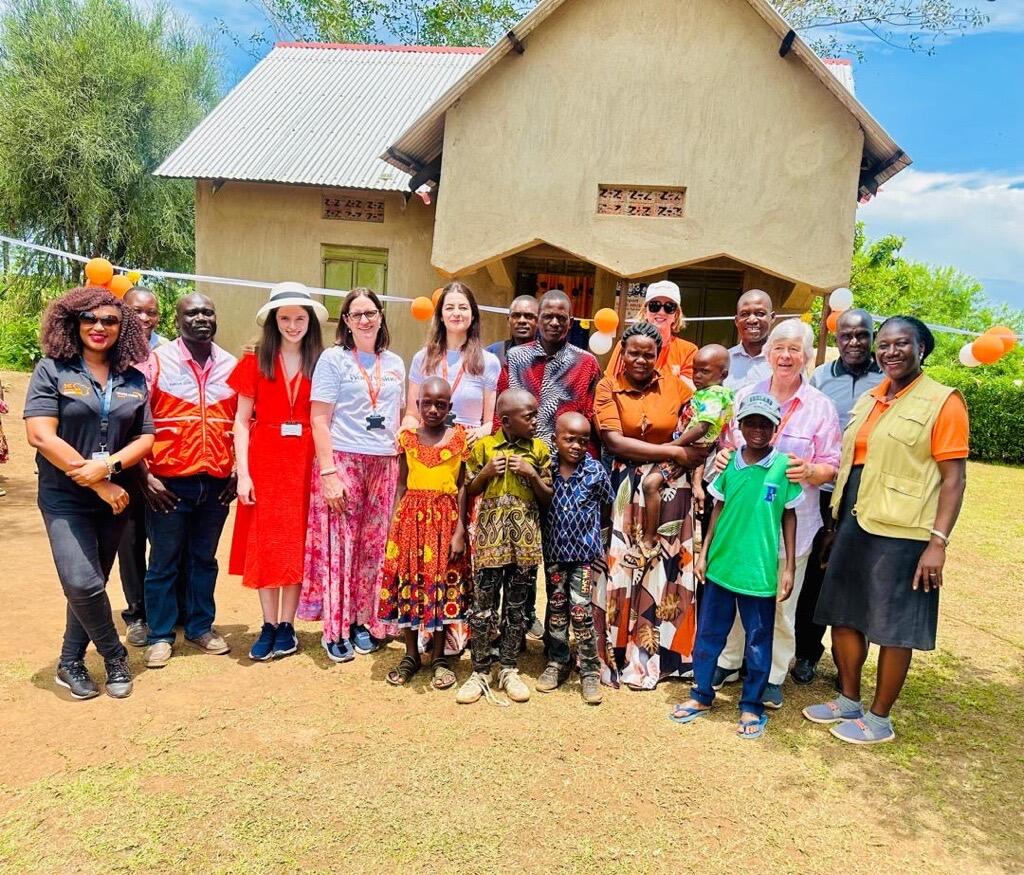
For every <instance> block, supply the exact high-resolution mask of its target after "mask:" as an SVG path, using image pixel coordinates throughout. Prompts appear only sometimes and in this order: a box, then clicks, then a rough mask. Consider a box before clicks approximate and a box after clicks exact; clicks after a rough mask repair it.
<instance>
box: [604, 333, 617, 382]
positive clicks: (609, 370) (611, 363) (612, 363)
mask: <svg viewBox="0 0 1024 875" xmlns="http://www.w3.org/2000/svg"><path fill="white" fill-rule="evenodd" d="M618 367H619V344H618V342H617V341H616V342H615V343H614V344H613V345H612V354H611V356H610V357H609V359H608V366H607V367H606V368H605V369H604V375H605V376H606V377H607V378H608V379H609V380H614V379H615V377H616V376H617V374H616V370H617V369H618Z"/></svg>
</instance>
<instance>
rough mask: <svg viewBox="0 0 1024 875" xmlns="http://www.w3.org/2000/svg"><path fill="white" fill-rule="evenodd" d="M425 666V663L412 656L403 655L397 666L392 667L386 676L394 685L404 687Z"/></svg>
mask: <svg viewBox="0 0 1024 875" xmlns="http://www.w3.org/2000/svg"><path fill="white" fill-rule="evenodd" d="M421 668H423V663H421V662H420V661H419V660H418V659H413V658H412V657H411V656H403V657H402V661H401V662H400V663H398V666H397V667H396V668H393V669H391V671H389V672H388V673H387V676H386V677H385V678H384V680H386V681H387V682H388V683H389V684H391V686H393V687H404V686H405V685H406V684H407V683H409V681H411V680H412V678H413V676H414V675H415V674H416V672H418V671H419V670H420V669H421Z"/></svg>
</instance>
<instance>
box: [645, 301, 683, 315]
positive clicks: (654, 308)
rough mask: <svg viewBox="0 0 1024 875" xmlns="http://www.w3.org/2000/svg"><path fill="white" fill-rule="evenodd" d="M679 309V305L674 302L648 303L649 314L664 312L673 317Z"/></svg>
mask: <svg viewBox="0 0 1024 875" xmlns="http://www.w3.org/2000/svg"><path fill="white" fill-rule="evenodd" d="M678 309H679V305H678V304H676V303H675V302H674V301H648V302H647V312H648V313H660V312H661V311H662V310H664V311H665V312H666V313H668V314H669V315H672V314H673V313H675V312H676V310H678Z"/></svg>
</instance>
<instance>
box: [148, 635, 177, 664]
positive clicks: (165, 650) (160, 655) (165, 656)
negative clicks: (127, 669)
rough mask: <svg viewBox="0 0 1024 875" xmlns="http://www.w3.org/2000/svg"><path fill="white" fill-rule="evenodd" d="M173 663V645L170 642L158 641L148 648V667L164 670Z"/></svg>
mask: <svg viewBox="0 0 1024 875" xmlns="http://www.w3.org/2000/svg"><path fill="white" fill-rule="evenodd" d="M170 661H171V645H170V642H169V641H157V642H156V644H150V645H149V647H147V648H146V667H147V668H163V667H164V666H165V665H167V663H168V662H170Z"/></svg>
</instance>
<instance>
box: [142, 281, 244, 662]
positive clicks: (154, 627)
mask: <svg viewBox="0 0 1024 875" xmlns="http://www.w3.org/2000/svg"><path fill="white" fill-rule="evenodd" d="M176 322H177V326H178V333H179V337H178V339H177V340H175V341H173V342H171V343H165V344H164V345H163V346H160V347H157V348H156V349H154V350H153V352H152V353H151V354H150V357H149V359H148V361H147V362H146V365H145V372H146V382H147V383H148V385H149V398H150V406H151V408H152V411H153V420H154V425H155V427H156V442H155V443H154V444H153V454H152V456H151V457H150V459H149V461H148V463H147V473H146V476H145V481H144V484H143V491H144V493H145V496H146V502H147V504H148V505H149V514H148V516H147V525H148V528H149V540H150V544H151V547H150V554H149V567H148V569H147V570H146V583H145V591H146V614H147V618H148V620H149V637H148V639H147V641H148V644H149V646H148V648H147V649H146V664H147V665H148V666H149V667H150V668H160V667H162V666H164V665H166V664H167V662H168V660H170V658H171V646H172V645H173V643H174V623H175V620H176V619H177V615H178V604H177V599H176V597H175V593H174V583H175V579H176V578H177V576H178V569H179V565H180V560H181V553H182V551H183V550H187V551H188V557H187V568H188V581H187V590H188V591H187V597H186V607H185V622H184V626H185V639H186V640H187V641H189V642H190V643H191V644H193V645H194V646H196V647H198V648H199V649H200V650H203V651H205V652H207V653H214V654H223V653H227V652H228V649H229V648H228V645H227V643H226V642H225V641H224V639H223V638H221V636H220V635H218V634H217V632H216V631H215V630H214V628H213V620H214V616H215V613H216V605H215V603H214V598H213V592H214V587H215V586H216V583H217V570H218V568H217V544H218V542H219V541H220V535H221V531H222V530H223V528H224V522H225V520H226V519H227V516H228V506H229V505H230V504H231V502H232V501H233V500H234V498H235V489H236V477H235V470H234V469H235V454H234V444H233V441H232V436H231V426H232V423H233V422H234V418H235V408H236V406H237V398H236V395H235V391H234V390H233V389H232V388H231V387H230V386H228V377H229V376H230V375H231V372H232V371H233V370H234V367H235V364H236V361H237V360H236V359H235V357H234V356H233V355H231V353H229V352H228V351H227V350H225V349H222V348H221V347H219V346H217V344H215V343H214V342H213V338H214V335H215V334H216V333H217V311H216V309H215V308H214V305H213V301H211V300H210V299H209V298H208V297H206V295H201V294H198V293H196V294H191V295H187V296H185V297H184V298H182V299H181V300H180V301H178V307H177V314H176Z"/></svg>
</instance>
